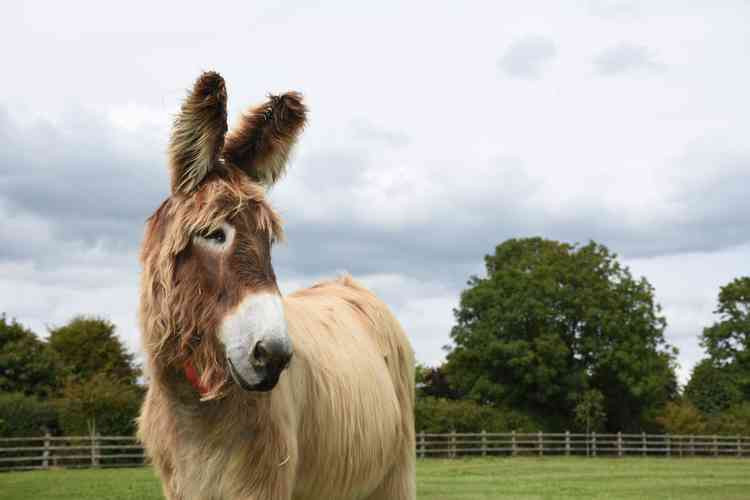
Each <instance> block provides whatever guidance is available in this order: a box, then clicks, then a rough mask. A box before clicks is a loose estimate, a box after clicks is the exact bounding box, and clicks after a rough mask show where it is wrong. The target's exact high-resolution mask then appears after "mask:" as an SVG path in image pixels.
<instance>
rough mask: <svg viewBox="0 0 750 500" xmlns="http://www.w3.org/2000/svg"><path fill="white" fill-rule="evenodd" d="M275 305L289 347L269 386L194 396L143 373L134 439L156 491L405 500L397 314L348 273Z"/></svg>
mask: <svg viewBox="0 0 750 500" xmlns="http://www.w3.org/2000/svg"><path fill="white" fill-rule="evenodd" d="M284 308H285V313H286V317H287V321H288V328H289V334H290V336H291V338H292V342H293V345H294V352H295V354H294V358H293V360H292V363H291V365H290V366H289V368H288V369H287V371H286V372H284V373H283V374H282V376H281V379H280V381H279V384H278V385H277V386H276V388H275V389H273V390H272V391H271V392H269V393H251V392H245V391H242V390H241V389H239V388H238V387H236V386H231V387H230V388H229V389H228V391H227V394H226V396H225V397H223V398H221V399H215V400H211V401H205V402H200V401H199V398H198V396H197V395H195V394H191V390H192V388H191V387H189V386H188V385H186V383H185V382H184V381H181V380H179V379H178V378H174V376H171V375H169V374H168V372H162V371H155V372H154V375H153V377H154V378H153V380H152V383H151V385H150V387H149V392H148V395H147V398H146V402H145V404H144V407H143V411H142V414H141V417H140V419H139V437H140V438H141V440H142V441H143V442H144V444H145V446H146V448H147V450H148V452H149V454H150V455H151V457H152V459H153V462H154V464H155V465H156V467H157V470H158V472H159V474H160V476H161V478H162V481H163V484H164V492H165V495H166V496H167V498H168V499H170V500H176V499H180V500H191V499H205V500H210V499H215V500H219V499H222V500H290V499H294V500H313V499H315V500H323V499H325V500H360V499H362V500H386V499H388V500H413V499H415V498H416V493H415V470H414V462H415V440H414V415H413V412H414V356H413V353H412V350H411V347H410V345H409V342H408V340H407V338H406V336H405V334H404V332H403V330H402V329H401V327H400V326H399V324H398V322H397V321H396V319H395V318H394V317H393V315H392V314H391V313H390V312H389V310H388V308H387V307H386V306H385V304H383V303H382V302H381V301H380V300H378V299H377V298H376V297H375V296H374V295H373V294H371V293H370V292H369V291H367V290H366V289H364V288H363V287H361V286H360V285H358V284H357V283H356V282H354V281H353V280H352V279H351V278H349V277H344V278H341V279H339V280H336V281H333V282H329V283H324V284H320V285H316V286H315V287H312V288H309V289H305V290H302V291H299V292H296V293H294V294H292V295H289V296H287V297H285V299H284ZM142 319H143V318H142Z"/></svg>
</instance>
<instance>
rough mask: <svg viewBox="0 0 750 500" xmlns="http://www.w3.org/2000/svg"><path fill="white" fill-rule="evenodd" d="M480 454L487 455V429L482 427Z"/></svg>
mask: <svg viewBox="0 0 750 500" xmlns="http://www.w3.org/2000/svg"><path fill="white" fill-rule="evenodd" d="M482 456H483V457H484V456H487V431H486V430H484V429H482Z"/></svg>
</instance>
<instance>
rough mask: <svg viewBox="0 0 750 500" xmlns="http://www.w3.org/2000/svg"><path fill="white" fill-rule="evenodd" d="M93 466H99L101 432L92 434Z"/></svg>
mask: <svg viewBox="0 0 750 500" xmlns="http://www.w3.org/2000/svg"><path fill="white" fill-rule="evenodd" d="M91 466H92V467H99V433H98V432H97V433H95V434H94V433H92V434H91Z"/></svg>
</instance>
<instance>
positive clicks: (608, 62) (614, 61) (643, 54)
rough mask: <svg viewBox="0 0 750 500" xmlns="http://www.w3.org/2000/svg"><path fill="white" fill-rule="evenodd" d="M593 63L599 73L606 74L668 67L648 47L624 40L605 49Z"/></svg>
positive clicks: (659, 69) (658, 69)
mask: <svg viewBox="0 0 750 500" xmlns="http://www.w3.org/2000/svg"><path fill="white" fill-rule="evenodd" d="M593 63H594V68H595V69H596V71H597V73H599V74H600V75H604V76H614V75H619V74H622V73H636V72H650V73H653V72H660V71H663V70H664V69H665V68H666V65H665V64H664V63H662V62H660V61H658V60H657V59H656V58H655V56H654V54H652V52H651V50H649V48H648V47H645V46H642V45H633V44H629V43H624V42H623V43H620V44H618V45H615V46H613V47H610V48H608V49H605V50H603V51H602V52H601V53H600V54H599V55H598V56H596V57H595V58H594V60H593Z"/></svg>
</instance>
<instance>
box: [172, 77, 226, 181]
mask: <svg viewBox="0 0 750 500" xmlns="http://www.w3.org/2000/svg"><path fill="white" fill-rule="evenodd" d="M226 133H227V90H226V87H225V85H224V79H223V78H222V77H221V75H219V74H218V73H215V72H213V71H208V72H206V73H203V74H202V75H201V76H200V77H198V79H197V80H196V81H195V84H194V85H193V90H192V91H191V92H190V94H188V96H187V98H186V99H185V101H184V102H183V103H182V108H181V109H180V113H179V114H178V115H177V118H176V119H175V122H174V126H173V127H172V137H171V139H170V142H169V163H170V170H171V173H172V193H173V194H175V193H178V192H181V193H186V194H187V193H190V192H192V191H193V190H194V189H195V188H196V187H197V186H198V184H200V182H201V181H202V180H203V179H204V178H205V177H206V175H207V174H208V172H210V171H211V169H212V168H214V166H215V165H216V162H217V161H218V160H219V155H220V153H221V149H222V148H223V147H224V136H225V135H226Z"/></svg>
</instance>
